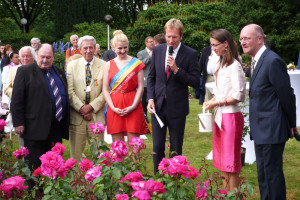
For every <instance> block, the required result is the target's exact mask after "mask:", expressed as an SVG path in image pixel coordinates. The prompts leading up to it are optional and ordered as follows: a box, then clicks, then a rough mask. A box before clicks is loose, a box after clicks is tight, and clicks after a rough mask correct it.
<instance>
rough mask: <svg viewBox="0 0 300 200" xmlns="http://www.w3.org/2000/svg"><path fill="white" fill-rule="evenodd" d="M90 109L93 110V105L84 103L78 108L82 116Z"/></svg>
mask: <svg viewBox="0 0 300 200" xmlns="http://www.w3.org/2000/svg"><path fill="white" fill-rule="evenodd" d="M92 110H93V107H92V106H91V105H90V104H85V105H83V106H82V107H81V108H80V110H79V113H80V114H81V115H82V116H84V115H86V114H88V113H90V112H91V111H92Z"/></svg>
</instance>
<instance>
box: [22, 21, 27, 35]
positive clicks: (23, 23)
mask: <svg viewBox="0 0 300 200" xmlns="http://www.w3.org/2000/svg"><path fill="white" fill-rule="evenodd" d="M21 24H22V25H23V32H24V34H25V25H26V24H27V19H26V18H22V19H21Z"/></svg>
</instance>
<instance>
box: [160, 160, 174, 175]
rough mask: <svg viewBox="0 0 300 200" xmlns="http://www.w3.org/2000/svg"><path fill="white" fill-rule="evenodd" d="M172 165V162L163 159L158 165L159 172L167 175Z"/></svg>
mask: <svg viewBox="0 0 300 200" xmlns="http://www.w3.org/2000/svg"><path fill="white" fill-rule="evenodd" d="M170 164H171V160H169V159H166V158H163V159H162V160H161V161H160V163H159V165H158V170H160V171H162V174H166V173H167V169H168V167H169V165H170Z"/></svg>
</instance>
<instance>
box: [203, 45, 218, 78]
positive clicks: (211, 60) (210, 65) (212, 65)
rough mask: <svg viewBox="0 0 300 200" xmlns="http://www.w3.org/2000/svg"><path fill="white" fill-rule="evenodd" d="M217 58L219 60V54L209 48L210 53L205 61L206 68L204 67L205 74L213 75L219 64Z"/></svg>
mask: <svg viewBox="0 0 300 200" xmlns="http://www.w3.org/2000/svg"><path fill="white" fill-rule="evenodd" d="M219 60H220V56H218V55H217V54H216V52H215V51H213V50H211V54H210V56H209V57H208V62H207V68H206V69H207V74H209V75H214V73H215V72H216V69H217V68H218V66H219V64H220V63H219Z"/></svg>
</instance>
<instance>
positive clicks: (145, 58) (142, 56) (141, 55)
mask: <svg viewBox="0 0 300 200" xmlns="http://www.w3.org/2000/svg"><path fill="white" fill-rule="evenodd" d="M137 58H138V59H139V60H140V61H142V62H143V63H144V64H145V65H146V67H145V68H144V79H145V80H144V87H147V78H148V74H149V70H150V66H151V60H152V57H151V56H150V55H149V53H148V51H147V49H144V50H142V51H140V52H138V53H137Z"/></svg>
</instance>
